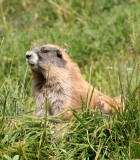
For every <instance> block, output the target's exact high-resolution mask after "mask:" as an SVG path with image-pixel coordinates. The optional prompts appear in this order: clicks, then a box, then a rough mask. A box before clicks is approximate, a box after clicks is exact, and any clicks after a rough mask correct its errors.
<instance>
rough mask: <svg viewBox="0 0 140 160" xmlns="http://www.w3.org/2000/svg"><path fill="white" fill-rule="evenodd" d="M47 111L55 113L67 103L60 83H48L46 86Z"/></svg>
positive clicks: (51, 113)
mask: <svg viewBox="0 0 140 160" xmlns="http://www.w3.org/2000/svg"><path fill="white" fill-rule="evenodd" d="M45 98H46V99H47V105H48V111H49V114H50V115H55V114H57V113H58V112H60V111H61V110H62V109H64V108H65V106H66V104H67V103H68V97H67V96H66V93H65V89H64V88H63V87H62V85H61V84H60V83H55V84H49V85H47V87H46V96H45Z"/></svg>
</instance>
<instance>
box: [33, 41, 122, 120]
mask: <svg viewBox="0 0 140 160" xmlns="http://www.w3.org/2000/svg"><path fill="white" fill-rule="evenodd" d="M44 46H48V47H52V48H56V49H58V50H59V51H60V52H61V54H62V58H63V59H64V60H65V62H66V64H65V66H64V67H62V68H61V67H57V66H53V65H51V66H50V68H49V69H48V68H47V67H48V66H46V68H47V69H46V71H44V70H43V71H41V70H32V75H33V85H32V90H33V94H34V97H35V103H36V107H37V108H38V109H37V112H36V115H37V116H45V99H47V105H48V112H47V114H48V115H57V114H58V113H61V112H64V111H67V110H69V109H70V108H74V109H75V110H77V111H80V110H81V105H82V102H81V98H82V100H83V101H84V102H85V103H86V102H87V95H88V94H89V97H90V95H91V92H92V90H93V87H92V86H91V85H90V84H88V83H87V82H86V81H85V80H84V79H83V77H82V75H81V72H80V69H79V67H78V65H77V64H76V63H74V62H72V60H71V59H70V57H69V56H68V54H67V53H66V52H65V51H64V50H63V49H62V48H60V47H58V46H56V45H52V44H47V45H44ZM41 63H44V64H42V65H44V66H45V62H44V61H42V62H41ZM120 102H121V99H120V98H119V97H115V98H114V99H113V98H110V97H108V96H106V95H104V94H103V93H101V92H100V91H98V90H97V89H94V92H93V96H92V99H91V103H90V104H89V108H91V109H93V108H94V106H97V107H98V108H99V109H100V110H101V111H102V112H103V113H109V112H110V111H114V108H118V106H120ZM71 114H72V112H71V111H67V112H65V113H64V115H71ZM67 118H71V116H68V117H67Z"/></svg>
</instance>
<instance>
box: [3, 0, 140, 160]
mask: <svg viewBox="0 0 140 160" xmlns="http://www.w3.org/2000/svg"><path fill="white" fill-rule="evenodd" d="M0 13H1V14H0V16H1V18H0V24H1V25H0V46H1V49H0V70H1V71H0V79H1V80H0V159H3V160H11V159H12V160H19V159H21V160H23V159H85V160H86V159H87V160H89V159H140V153H139V150H140V138H139V137H140V75H139V73H140V66H139V64H140V58H139V55H140V51H139V50H140V45H139V44H140V28H139V26H140V21H139V18H140V2H139V1H138V0H135V1H132V0H123V1H122V0H112V1H110V2H109V1H107V0H100V1H99V0H94V1H91V0H89V1H86V0H83V1H81V0H77V1H74V0H71V1H66V0H61V1H57V0H54V1H51V0H48V1H44V0H38V1H37V0H33V1H31V0H28V1H26V0H22V1H16V0H10V1H6V0H1V1H0ZM36 40H37V41H36ZM46 43H53V44H57V45H60V46H62V47H64V48H66V49H67V50H68V53H69V55H70V57H71V58H72V59H73V61H75V62H77V63H78V64H79V66H80V69H81V72H82V75H83V77H84V78H85V79H86V80H89V78H88V77H89V74H91V82H92V83H93V84H94V86H95V87H96V88H98V89H99V90H100V91H102V92H103V93H105V94H107V95H109V96H118V95H121V96H122V98H123V100H124V103H125V110H124V112H123V114H120V113H119V112H117V113H116V116H115V117H114V115H110V116H106V115H102V114H101V113H100V112H97V113H96V114H94V111H89V110H87V109H86V104H83V106H82V107H83V112H82V113H77V112H74V116H75V120H73V121H70V122H68V123H64V125H66V129H65V130H64V131H62V132H60V131H55V129H54V125H53V124H52V123H50V124H48V125H45V121H46V119H45V118H40V119H39V120H38V121H35V120H34V119H35V118H36V117H33V111H34V103H33V96H32V93H31V72H30V70H29V69H28V68H27V65H26V62H25V52H26V51H27V50H28V49H29V48H31V46H36V45H40V44H46ZM91 66H92V72H91V73H90V68H91ZM48 118H49V117H48ZM50 118H53V117H50ZM56 125H59V124H56ZM53 132H54V133H53Z"/></svg>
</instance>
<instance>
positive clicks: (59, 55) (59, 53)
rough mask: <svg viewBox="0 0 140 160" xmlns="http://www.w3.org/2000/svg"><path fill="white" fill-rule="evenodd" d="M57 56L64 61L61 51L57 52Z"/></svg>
mask: <svg viewBox="0 0 140 160" xmlns="http://www.w3.org/2000/svg"><path fill="white" fill-rule="evenodd" d="M56 54H57V57H58V58H61V59H62V53H61V52H60V51H59V50H57V51H56Z"/></svg>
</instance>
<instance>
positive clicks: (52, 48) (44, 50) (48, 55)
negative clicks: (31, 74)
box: [26, 44, 69, 72]
mask: <svg viewBox="0 0 140 160" xmlns="http://www.w3.org/2000/svg"><path fill="white" fill-rule="evenodd" d="M65 59H69V57H68V55H67V54H66V53H65V51H64V50H63V49H61V48H60V47H58V46H56V45H50V44H48V45H44V46H40V47H35V48H33V49H31V50H29V51H27V52H26V61H27V63H28V65H29V66H30V68H31V70H32V71H40V72H43V71H48V70H49V69H51V67H54V66H55V67H58V68H65V67H66V63H67V62H66V60H65Z"/></svg>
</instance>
